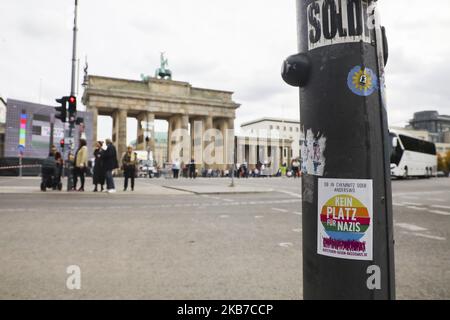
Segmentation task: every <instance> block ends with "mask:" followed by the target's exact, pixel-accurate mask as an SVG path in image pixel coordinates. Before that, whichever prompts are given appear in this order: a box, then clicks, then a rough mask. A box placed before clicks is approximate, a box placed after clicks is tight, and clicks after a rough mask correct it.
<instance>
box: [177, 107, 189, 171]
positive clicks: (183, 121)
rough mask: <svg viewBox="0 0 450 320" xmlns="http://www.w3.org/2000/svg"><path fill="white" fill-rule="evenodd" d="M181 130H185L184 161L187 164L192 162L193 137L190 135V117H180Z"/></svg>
mask: <svg viewBox="0 0 450 320" xmlns="http://www.w3.org/2000/svg"><path fill="white" fill-rule="evenodd" d="M180 128H181V129H183V138H182V141H183V153H182V155H183V161H184V162H185V164H187V163H188V162H189V161H190V160H191V136H190V134H189V116H188V115H182V116H181V117H180Z"/></svg>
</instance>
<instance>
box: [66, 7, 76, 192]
mask: <svg viewBox="0 0 450 320" xmlns="http://www.w3.org/2000/svg"><path fill="white" fill-rule="evenodd" d="M77 23H78V0H75V13H74V24H73V47H72V78H71V87H70V95H72V96H75V93H76V92H75V90H76V87H75V84H76V81H75V79H76V67H77V32H78V25H77ZM69 122H70V119H69ZM73 127H74V126H73V124H72V123H69V141H68V142H69V144H71V143H72V138H73V130H72V129H73ZM68 149H69V152H70V151H71V149H72V146H70V147H69V148H68ZM68 160H70V159H68ZM72 174H73V170H72V169H71V164H70V161H68V173H67V191H70V190H72Z"/></svg>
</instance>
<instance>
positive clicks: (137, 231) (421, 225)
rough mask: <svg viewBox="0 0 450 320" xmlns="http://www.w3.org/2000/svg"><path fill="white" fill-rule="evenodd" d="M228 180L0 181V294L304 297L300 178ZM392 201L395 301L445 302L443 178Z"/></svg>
mask: <svg viewBox="0 0 450 320" xmlns="http://www.w3.org/2000/svg"><path fill="white" fill-rule="evenodd" d="M89 182H90V180H89V179H88V184H89ZM230 182H231V180H230V179H227V178H223V179H214V178H211V179H207V178H203V179H196V180H189V179H179V180H173V179H145V178H142V179H138V180H137V182H136V188H135V191H134V192H131V191H128V192H122V191H120V190H121V188H119V186H121V184H122V180H121V179H116V184H117V187H118V188H117V189H118V192H117V193H116V194H104V193H93V192H88V191H86V192H84V193H79V192H71V193H67V192H57V191H48V192H46V193H42V192H40V191H39V188H38V184H39V180H38V179H37V178H9V177H1V178H0V243H1V246H0V299H19V298H20V299H34V298H37V299H53V298H56V299H87V298H94V299H97V298H105V299H117V298H123V299H302V224H301V219H302V209H301V201H302V199H301V180H300V179H288V178H253V179H252V178H251V179H236V180H235V183H236V186H237V187H235V188H231V187H229V184H230ZM86 190H90V187H89V188H88V187H87V188H86ZM229 190H234V191H233V192H230V191H229ZM393 199H394V201H393V202H394V223H395V240H396V248H395V250H396V251H395V255H396V278H397V298H399V299H450V267H449V266H450V242H449V240H450V179H446V178H441V179H438V178H435V179H430V180H406V181H402V180H399V181H394V182H393ZM70 265H77V266H79V267H80V269H81V289H80V290H68V289H67V287H66V279H67V277H68V274H67V273H66V268H67V267H68V266H70Z"/></svg>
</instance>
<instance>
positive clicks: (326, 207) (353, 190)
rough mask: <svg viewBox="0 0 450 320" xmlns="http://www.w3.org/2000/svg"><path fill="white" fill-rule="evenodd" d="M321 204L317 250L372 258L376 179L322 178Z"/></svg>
mask: <svg viewBox="0 0 450 320" xmlns="http://www.w3.org/2000/svg"><path fill="white" fill-rule="evenodd" d="M317 204H318V208H317V212H318V214H317V219H318V220H317V228H318V230H317V253H318V254H320V255H324V256H328V257H334V258H341V259H350V260H369V261H370V260H372V259H373V190H372V180H362V179H351V180H349V179H319V193H318V201H317Z"/></svg>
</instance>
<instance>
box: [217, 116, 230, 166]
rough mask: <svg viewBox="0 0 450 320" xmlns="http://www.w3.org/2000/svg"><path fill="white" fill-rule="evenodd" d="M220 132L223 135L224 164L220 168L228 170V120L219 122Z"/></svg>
mask: <svg viewBox="0 0 450 320" xmlns="http://www.w3.org/2000/svg"><path fill="white" fill-rule="evenodd" d="M219 127H220V132H221V133H222V148H223V149H222V150H223V151H222V163H221V164H220V165H219V167H220V168H221V169H222V170H226V169H227V168H228V162H229V161H228V156H229V152H228V145H227V143H228V140H229V137H228V136H227V135H228V119H221V120H220V122H219Z"/></svg>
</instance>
